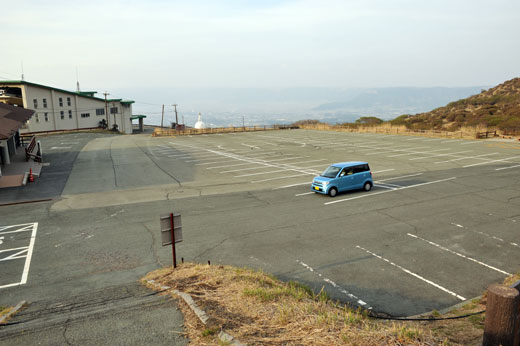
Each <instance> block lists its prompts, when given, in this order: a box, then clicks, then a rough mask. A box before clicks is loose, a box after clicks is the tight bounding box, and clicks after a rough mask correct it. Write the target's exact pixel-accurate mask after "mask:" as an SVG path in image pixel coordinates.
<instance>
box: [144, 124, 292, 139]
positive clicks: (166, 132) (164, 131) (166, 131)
mask: <svg viewBox="0 0 520 346" xmlns="http://www.w3.org/2000/svg"><path fill="white" fill-rule="evenodd" d="M297 128H298V126H292V125H263V126H240V127H236V126H232V127H214V128H207V129H194V128H184V130H175V129H170V128H165V127H162V128H161V127H156V128H155V129H154V132H153V134H152V136H154V137H159V136H183V135H203V134H216V133H235V132H253V131H272V130H286V129H297Z"/></svg>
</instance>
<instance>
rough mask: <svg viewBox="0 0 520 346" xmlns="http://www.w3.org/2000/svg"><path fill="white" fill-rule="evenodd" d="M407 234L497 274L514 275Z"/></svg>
mask: <svg viewBox="0 0 520 346" xmlns="http://www.w3.org/2000/svg"><path fill="white" fill-rule="evenodd" d="M407 234H408V235H409V236H410V237H412V238H416V239H419V240H422V241H424V242H426V243H428V244H430V245H433V246H435V247H437V248H439V249H441V250H444V251H447V252H449V253H451V254H454V255H457V256H459V257H462V258H464V259H467V260H470V261H472V262H475V263H477V264H480V265H481V266H484V267H486V268H489V269H492V270H494V271H497V272H499V273H502V274H505V275H507V276H510V275H512V274H510V273H508V272H506V271H503V270H501V269H498V268H495V267H493V266H490V265H489V264H486V263H484V262H480V261H478V260H476V259H474V258H471V257H468V256H465V255H463V254H461V253H458V252H455V251H453V250H450V249H448V248H446V247H444V246H442V245H439V244H437V243H434V242H432V241H429V240H426V239H424V238H421V237H419V236H416V235H414V234H411V233H407Z"/></svg>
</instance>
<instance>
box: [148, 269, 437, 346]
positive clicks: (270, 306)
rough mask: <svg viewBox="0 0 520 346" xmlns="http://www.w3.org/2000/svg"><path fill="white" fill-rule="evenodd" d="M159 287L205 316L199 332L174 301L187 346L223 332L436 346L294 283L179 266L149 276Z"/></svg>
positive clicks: (247, 337)
mask: <svg viewBox="0 0 520 346" xmlns="http://www.w3.org/2000/svg"><path fill="white" fill-rule="evenodd" d="M145 279H149V280H150V279H153V280H155V281H156V282H159V283H161V284H163V285H167V286H170V287H173V288H175V289H177V290H179V291H183V292H186V293H189V294H190V295H191V296H192V297H193V299H194V300H195V302H196V303H197V304H198V305H199V306H200V307H201V308H202V309H203V310H204V311H205V312H206V313H207V314H208V315H209V316H210V318H211V323H210V324H209V325H207V326H204V325H202V324H201V323H200V321H199V320H198V319H197V318H196V316H195V315H194V314H193V313H192V312H191V310H190V309H189V308H188V307H187V306H186V304H185V303H184V302H183V301H181V300H179V302H180V303H179V304H180V306H181V310H182V311H183V313H184V317H185V330H186V334H187V337H188V338H189V339H190V342H191V344H193V345H222V342H220V341H219V340H218V338H217V334H218V332H219V331H220V330H221V329H224V330H225V331H226V332H228V333H229V334H231V335H233V336H234V337H235V338H237V339H238V340H240V341H241V342H243V343H246V344H248V345H439V344H443V343H444V337H443V336H437V335H435V334H434V333H432V332H430V331H429V329H428V328H425V327H424V326H421V325H420V324H419V323H411V322H406V323H395V322H387V321H380V320H374V319H371V318H368V317H367V316H366V314H365V312H363V311H361V310H352V309H350V308H346V307H344V306H340V305H338V304H335V303H334V302H332V301H330V300H329V299H328V297H327V296H326V294H324V293H323V292H320V293H319V294H314V293H313V292H312V291H311V290H309V289H308V288H306V287H304V286H302V285H300V284H297V283H293V282H290V283H282V282H280V281H278V280H277V279H275V278H274V277H272V276H270V275H268V274H265V273H263V272H257V271H252V270H249V269H243V268H233V267H229V266H209V265H198V264H188V263H185V264H183V265H181V266H179V267H178V268H177V269H176V270H175V271H172V270H171V268H164V269H160V270H156V271H154V272H152V273H149V274H148V275H147V276H146V277H145Z"/></svg>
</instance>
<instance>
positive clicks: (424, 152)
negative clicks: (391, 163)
mask: <svg viewBox="0 0 520 346" xmlns="http://www.w3.org/2000/svg"><path fill="white" fill-rule="evenodd" d="M443 150H451V149H450V148H446V149H437V150H430V151H410V152H406V153H403V154H396V155H390V156H388V157H398V156H406V155H415V154H430V153H434V152H437V151H443Z"/></svg>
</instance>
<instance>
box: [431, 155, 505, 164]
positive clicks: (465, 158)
mask: <svg viewBox="0 0 520 346" xmlns="http://www.w3.org/2000/svg"><path fill="white" fill-rule="evenodd" d="M496 154H498V153H490V154H483V155H477V156H467V157H460V158H458V159H451V160H446V161H437V162H434V163H444V162H452V161H460V160H468V159H477V158H481V157H483V156H489V155H496ZM483 160H485V159H483Z"/></svg>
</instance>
